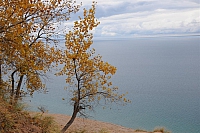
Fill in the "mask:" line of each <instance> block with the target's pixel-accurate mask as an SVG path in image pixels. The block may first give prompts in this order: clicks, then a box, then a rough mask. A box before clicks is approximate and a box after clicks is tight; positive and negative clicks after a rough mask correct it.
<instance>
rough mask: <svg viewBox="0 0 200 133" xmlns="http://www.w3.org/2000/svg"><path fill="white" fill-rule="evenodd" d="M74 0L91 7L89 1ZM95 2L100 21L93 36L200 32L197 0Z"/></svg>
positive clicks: (125, 36) (135, 35) (199, 14)
mask: <svg viewBox="0 0 200 133" xmlns="http://www.w3.org/2000/svg"><path fill="white" fill-rule="evenodd" d="M76 1H77V3H80V2H81V1H82V3H83V7H86V8H89V7H91V6H90V5H91V3H92V0H76ZM96 2H97V7H96V8H97V9H96V17H97V19H98V20H99V21H100V22H101V24H100V25H99V26H98V27H97V28H96V29H95V31H94V36H96V37H107V38H109V37H116V38H119V37H120V38H127V37H128V38H130V37H131V38H132V37H138V36H168V35H175V36H176V35H200V0H96ZM80 15H81V14H80ZM72 20H73V19H72Z"/></svg>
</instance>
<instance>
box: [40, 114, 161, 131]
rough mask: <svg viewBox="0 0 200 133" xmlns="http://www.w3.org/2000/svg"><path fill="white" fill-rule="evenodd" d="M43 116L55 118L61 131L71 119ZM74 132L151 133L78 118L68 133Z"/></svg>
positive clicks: (61, 115) (61, 116) (54, 115)
mask: <svg viewBox="0 0 200 133" xmlns="http://www.w3.org/2000/svg"><path fill="white" fill-rule="evenodd" d="M43 115H44V116H51V117H53V118H54V120H55V122H56V123H57V125H58V126H59V128H60V129H62V128H63V127H64V125H65V124H66V123H67V122H68V120H69V119H70V116H68V115H63V114H50V113H44V114H43ZM72 131H79V132H81V131H85V132H84V133H151V132H146V131H137V130H134V129H131V128H127V127H123V126H120V125H116V124H112V123H107V122H101V121H96V120H91V119H87V118H78V117H77V118H76V119H75V121H74V123H73V124H72V125H71V126H70V128H69V130H68V131H67V133H68V132H72ZM154 133H161V132H154Z"/></svg>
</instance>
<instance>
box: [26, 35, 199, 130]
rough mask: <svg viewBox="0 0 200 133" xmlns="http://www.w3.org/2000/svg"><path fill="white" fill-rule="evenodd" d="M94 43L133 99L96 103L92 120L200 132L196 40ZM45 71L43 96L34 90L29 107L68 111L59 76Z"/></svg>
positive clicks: (146, 39)
mask: <svg viewBox="0 0 200 133" xmlns="http://www.w3.org/2000/svg"><path fill="white" fill-rule="evenodd" d="M93 47H94V48H95V49H96V53H97V54H101V55H102V56H103V60H105V61H108V62H109V63H111V64H112V65H114V66H116V67H117V69H118V70H117V73H116V75H115V76H113V78H112V81H113V84H114V85H116V86H118V87H119V91H120V92H122V93H124V92H129V94H128V95H127V97H128V98H129V99H130V100H131V101H132V103H130V104H128V105H126V106H120V105H108V106H107V108H106V109H102V107H97V108H96V110H95V111H94V112H89V114H90V115H91V116H92V117H91V119H96V120H101V121H106V122H112V123H115V124H119V125H122V126H126V127H130V128H134V129H138V128H142V129H146V130H153V129H154V128H155V127H157V126H164V127H166V128H167V129H168V130H170V131H172V132H173V133H198V132H200V38H198V37H178V38H172V37H169V38H142V39H141V38H140V39H132V40H106V41H103V40H101V41H97V40H96V41H94V44H93ZM49 75H50V78H51V79H50V81H49V82H47V87H48V89H49V92H48V94H42V93H35V94H34V97H33V98H30V99H29V100H31V102H30V109H31V110H37V107H38V106H44V107H45V108H46V109H48V110H49V112H51V113H62V114H68V115H71V113H72V107H71V106H70V105H69V104H70V103H69V102H68V101H62V98H63V97H64V98H67V97H68V96H69V95H68V93H67V91H65V90H64V89H63V88H64V86H66V84H65V80H64V77H55V76H53V75H52V74H49ZM110 107H111V109H110Z"/></svg>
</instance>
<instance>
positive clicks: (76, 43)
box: [57, 3, 129, 133]
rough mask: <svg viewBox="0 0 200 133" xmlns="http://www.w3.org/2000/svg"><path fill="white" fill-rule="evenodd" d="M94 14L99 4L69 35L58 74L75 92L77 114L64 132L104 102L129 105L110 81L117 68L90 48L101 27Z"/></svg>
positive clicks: (67, 35)
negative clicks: (89, 110)
mask: <svg viewBox="0 0 200 133" xmlns="http://www.w3.org/2000/svg"><path fill="white" fill-rule="evenodd" d="M94 15H95V3H93V5H92V8H91V9H89V10H86V9H84V13H83V16H84V18H83V19H82V18H80V20H79V21H75V22H74V27H73V31H69V33H68V34H66V43H65V46H66V50H65V51H64V52H65V55H64V58H63V59H62V61H61V64H64V67H63V68H62V70H61V71H60V72H59V73H57V75H64V74H65V75H66V76H67V78H66V83H67V84H68V85H69V88H70V91H71V92H72V97H71V102H72V104H73V114H72V117H71V119H70V120H69V121H68V123H67V124H66V125H65V126H64V128H63V129H62V130H61V133H64V132H65V131H66V130H67V129H68V128H69V126H70V125H71V124H72V123H73V121H74V120H75V118H76V116H77V114H78V113H80V114H83V111H84V110H85V109H92V108H93V105H94V104H95V103H98V102H99V101H100V100H101V99H104V100H106V101H109V102H117V101H123V100H124V102H129V101H128V100H126V99H125V98H123V97H124V94H121V95H120V94H118V93H117V92H116V90H117V87H112V82H110V81H109V79H110V78H111V76H112V75H114V74H115V72H116V67H114V66H112V65H110V64H109V63H108V62H104V61H103V60H102V57H101V56H100V55H95V49H90V46H91V45H92V43H93V42H92V38H93V36H92V33H90V31H91V30H93V29H94V28H95V27H97V26H98V24H99V22H98V21H97V20H96V19H95V16H94ZM83 115H84V114H83Z"/></svg>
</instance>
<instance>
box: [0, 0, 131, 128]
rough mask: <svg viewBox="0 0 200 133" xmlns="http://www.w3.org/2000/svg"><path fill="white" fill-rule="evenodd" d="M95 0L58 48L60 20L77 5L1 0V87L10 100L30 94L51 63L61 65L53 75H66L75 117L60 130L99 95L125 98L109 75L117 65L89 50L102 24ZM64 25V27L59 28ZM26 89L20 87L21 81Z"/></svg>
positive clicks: (64, 1)
mask: <svg viewBox="0 0 200 133" xmlns="http://www.w3.org/2000/svg"><path fill="white" fill-rule="evenodd" d="M95 5H96V3H95V2H93V4H92V7H91V9H89V10H87V9H84V10H83V18H81V17H79V20H78V21H75V22H74V26H73V29H72V30H70V31H68V32H67V33H65V32H64V33H63V34H66V37H65V40H66V42H65V48H64V49H61V48H59V47H58V43H59V42H58V40H57V39H56V37H57V36H59V34H60V33H61V31H65V29H60V28H61V27H59V26H58V23H61V22H65V21H68V20H69V18H70V14H71V13H76V12H77V11H78V10H79V8H80V5H76V4H75V2H73V1H71V0H57V1H55V0H45V1H43V0H19V1H15V0H3V1H2V2H1V3H0V8H1V10H0V18H1V19H0V35H1V36H0V68H1V69H0V87H1V88H0V90H1V91H2V90H3V89H4V88H5V87H3V86H5V85H6V86H7V89H6V91H7V92H9V94H10V99H11V100H10V101H11V103H12V100H13V99H15V100H16V99H18V98H19V97H20V96H22V95H24V94H30V95H32V94H33V92H34V91H36V90H38V89H44V88H45V85H44V83H43V82H42V80H41V77H45V76H46V73H47V72H48V71H51V69H52V67H53V64H62V65H63V68H62V69H61V71H59V72H57V73H56V75H57V76H59V75H65V76H66V84H67V86H68V89H69V90H70V93H71V97H70V99H71V102H72V104H73V106H74V110H73V115H72V118H71V119H70V121H69V122H68V123H67V124H66V126H65V127H64V128H63V130H62V131H61V132H65V131H66V129H67V128H68V127H69V126H70V125H71V124H72V123H73V121H74V119H75V117H76V116H77V114H78V113H80V114H83V115H84V110H86V109H92V108H93V107H94V106H93V105H94V104H95V103H98V102H99V101H100V100H101V99H104V100H105V101H109V102H118V101H124V102H129V101H128V100H126V99H125V98H124V96H125V94H118V93H117V89H118V88H117V87H113V86H112V82H111V81H110V79H111V76H112V75H114V74H115V72H116V70H117V69H116V67H114V66H112V65H111V64H109V63H108V62H104V61H103V60H102V56H100V55H98V54H95V49H94V48H91V45H92V43H93V41H92V39H93V34H92V33H91V31H92V30H93V29H94V28H95V27H97V26H98V25H99V24H100V22H99V21H98V20H97V19H96V18H95V9H96V7H95ZM62 28H63V27H62ZM23 83H24V84H25V85H26V87H25V88H26V90H23V89H22V87H21V86H22V84H23Z"/></svg>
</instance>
